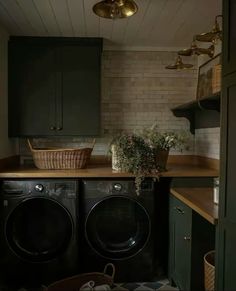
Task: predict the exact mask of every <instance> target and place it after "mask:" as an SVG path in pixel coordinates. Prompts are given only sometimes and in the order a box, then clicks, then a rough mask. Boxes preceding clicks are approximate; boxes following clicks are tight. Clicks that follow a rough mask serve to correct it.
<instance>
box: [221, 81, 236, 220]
mask: <svg viewBox="0 0 236 291" xmlns="http://www.w3.org/2000/svg"><path fill="white" fill-rule="evenodd" d="M226 84H227V82H226ZM226 84H225V85H226ZM226 91H227V93H226V92H225V93H226V94H227V95H226V94H225V96H224V98H225V99H226V100H227V104H228V105H227V106H228V110H227V111H228V130H227V131H228V136H227V156H228V159H227V168H226V171H227V178H226V185H227V188H226V190H225V191H226V193H225V194H226V197H227V200H226V203H225V213H224V216H225V217H227V219H229V220H230V221H232V222H234V223H236V211H235V206H236V195H235V194H236V183H235V173H236V118H235V113H236V82H235V84H234V85H229V86H227V90H226Z"/></svg>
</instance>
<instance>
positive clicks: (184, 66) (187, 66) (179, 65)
mask: <svg viewBox="0 0 236 291" xmlns="http://www.w3.org/2000/svg"><path fill="white" fill-rule="evenodd" d="M192 67H193V65H192V64H184V63H183V61H182V58H181V57H180V56H178V57H177V59H176V62H175V64H173V65H168V66H166V69H170V70H184V69H190V68H192Z"/></svg>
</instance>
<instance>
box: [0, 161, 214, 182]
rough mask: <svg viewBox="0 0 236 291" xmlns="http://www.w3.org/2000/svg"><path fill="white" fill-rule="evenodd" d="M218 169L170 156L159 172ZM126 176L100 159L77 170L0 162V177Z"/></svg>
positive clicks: (196, 173) (204, 173)
mask: <svg viewBox="0 0 236 291" xmlns="http://www.w3.org/2000/svg"><path fill="white" fill-rule="evenodd" d="M218 175H219V171H218V169H217V167H215V165H214V162H213V163H212V161H209V159H204V160H202V159H196V157H194V156H175V157H170V158H169V160H168V164H167V171H163V172H161V173H160V174H159V176H160V177H217V176H218ZM84 177H88V178H100V177H101V178H126V177H134V175H133V174H130V173H123V172H117V171H114V170H112V168H111V164H110V163H109V162H106V163H104V161H103V162H102V160H101V159H99V160H98V161H95V160H92V161H91V164H89V165H88V167H87V168H85V169H77V170H40V169H38V168H36V167H35V166H33V165H31V166H18V165H17V164H15V163H12V162H9V164H7V163H6V161H5V162H4V163H2V167H0V178H84Z"/></svg>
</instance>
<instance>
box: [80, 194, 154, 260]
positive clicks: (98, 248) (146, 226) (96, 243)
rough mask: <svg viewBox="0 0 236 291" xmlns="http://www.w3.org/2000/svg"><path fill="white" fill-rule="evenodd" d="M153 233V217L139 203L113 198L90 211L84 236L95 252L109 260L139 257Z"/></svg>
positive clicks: (105, 200)
mask: <svg viewBox="0 0 236 291" xmlns="http://www.w3.org/2000/svg"><path fill="white" fill-rule="evenodd" d="M150 230H151V221H150V217H149V215H148V214H147V211H146V210H145V208H144V207H143V206H142V205H141V204H140V203H138V202H137V201H136V200H134V199H131V198H129V197H126V196H110V197H108V198H105V199H104V200H101V201H100V202H98V203H97V204H96V205H95V206H94V207H93V208H92V209H91V211H90V212H89V214H88V216H87V219H86V225H85V233H86V238H87V241H88V243H89V244H90V246H91V247H92V249H93V250H94V251H95V252H97V253H98V254H99V255H100V256H102V257H105V258H109V259H125V258H129V257H132V256H134V255H136V254H137V253H138V252H139V251H141V250H142V249H143V248H144V246H145V245H146V243H147V241H148V239H149V236H150Z"/></svg>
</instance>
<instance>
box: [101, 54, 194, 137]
mask: <svg viewBox="0 0 236 291" xmlns="http://www.w3.org/2000/svg"><path fill="white" fill-rule="evenodd" d="M176 56H177V54H176V53H173V52H131V51H130V52H123V51H117V52H114V51H111V52H109V51H108V52H104V54H103V74H102V76H103V78H102V130H103V134H105V135H107V134H111V135H112V134H114V133H116V132H119V131H123V130H126V131H133V130H140V129H142V128H143V127H145V126H150V125H152V124H153V123H154V122H156V123H157V124H158V125H159V127H160V129H163V130H178V129H187V128H188V121H187V120H186V119H184V118H176V117H175V116H174V115H173V114H172V112H171V110H170V109H171V108H172V107H175V106H176V105H179V104H181V103H184V102H187V101H189V100H192V99H194V98H195V96H196V95H195V94H196V84H197V70H196V69H191V70H187V71H176V70H167V69H165V66H166V65H169V64H172V63H174V62H175V59H176ZM185 61H186V60H185ZM188 61H189V62H192V63H194V64H195V66H196V65H197V64H196V59H194V58H190V59H189V58H188Z"/></svg>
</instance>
